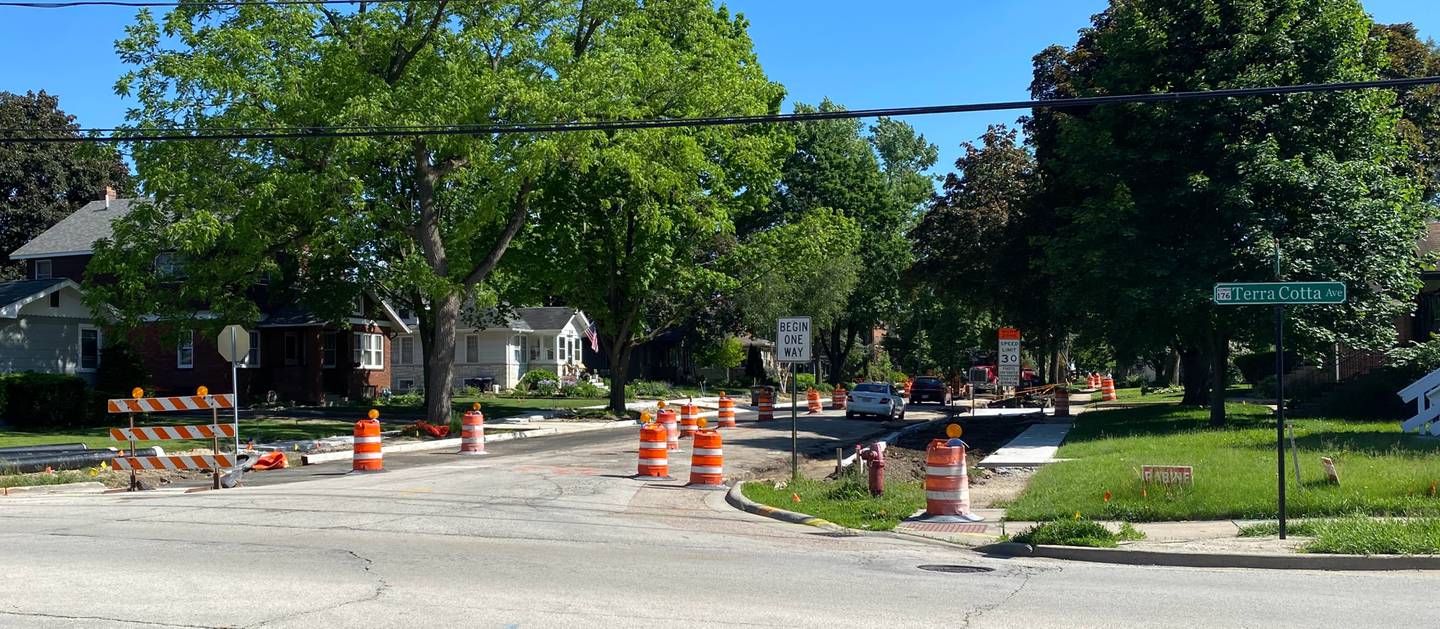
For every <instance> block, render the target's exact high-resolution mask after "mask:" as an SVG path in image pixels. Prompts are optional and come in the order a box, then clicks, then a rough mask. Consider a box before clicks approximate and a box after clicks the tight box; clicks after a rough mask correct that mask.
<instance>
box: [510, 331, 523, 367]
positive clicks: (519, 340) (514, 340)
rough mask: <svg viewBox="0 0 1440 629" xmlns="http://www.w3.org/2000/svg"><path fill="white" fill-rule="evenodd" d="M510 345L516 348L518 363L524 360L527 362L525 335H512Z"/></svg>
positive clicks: (516, 360)
mask: <svg viewBox="0 0 1440 629" xmlns="http://www.w3.org/2000/svg"><path fill="white" fill-rule="evenodd" d="M510 345H511V346H512V347H514V348H515V362H516V363H523V362H525V337H523V336H512V337H510Z"/></svg>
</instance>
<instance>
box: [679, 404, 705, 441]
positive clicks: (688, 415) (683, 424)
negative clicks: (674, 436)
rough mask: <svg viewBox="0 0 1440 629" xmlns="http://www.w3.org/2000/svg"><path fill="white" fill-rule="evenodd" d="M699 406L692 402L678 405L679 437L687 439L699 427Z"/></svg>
mask: <svg viewBox="0 0 1440 629" xmlns="http://www.w3.org/2000/svg"><path fill="white" fill-rule="evenodd" d="M699 422H700V407H698V406H695V405H694V404H681V405H680V438H681V439H689V438H691V437H694V436H695V431H697V430H699V429H700V424H699Z"/></svg>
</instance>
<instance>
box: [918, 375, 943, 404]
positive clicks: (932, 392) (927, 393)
mask: <svg viewBox="0 0 1440 629" xmlns="http://www.w3.org/2000/svg"><path fill="white" fill-rule="evenodd" d="M910 402H911V403H913V404H919V403H921V402H936V403H939V404H944V405H945V406H949V405H950V388H949V387H947V386H945V381H944V380H941V379H939V378H936V377H934V376H921V377H919V378H916V379H915V381H914V382H912V383H911V384H910Z"/></svg>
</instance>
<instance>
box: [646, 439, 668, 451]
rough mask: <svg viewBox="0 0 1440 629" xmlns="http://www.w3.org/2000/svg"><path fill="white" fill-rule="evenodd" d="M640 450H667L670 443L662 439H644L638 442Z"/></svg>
mask: <svg viewBox="0 0 1440 629" xmlns="http://www.w3.org/2000/svg"><path fill="white" fill-rule="evenodd" d="M640 449H641V450H668V449H670V445H669V444H667V443H665V442H664V441H644V442H641V443H640Z"/></svg>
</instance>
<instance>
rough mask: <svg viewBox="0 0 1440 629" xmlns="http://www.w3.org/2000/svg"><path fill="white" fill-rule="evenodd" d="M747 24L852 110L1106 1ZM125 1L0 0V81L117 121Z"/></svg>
mask: <svg viewBox="0 0 1440 629" xmlns="http://www.w3.org/2000/svg"><path fill="white" fill-rule="evenodd" d="M1364 3H1365V7H1366V9H1367V10H1369V11H1370V13H1371V14H1372V15H1373V16H1375V18H1376V19H1377V20H1380V21H1382V22H1414V23H1415V25H1416V26H1418V27H1419V28H1420V32H1421V35H1422V36H1426V37H1434V38H1436V39H1440V2H1436V1H1435V0H1364ZM726 4H727V5H728V6H729V7H730V8H731V10H733V11H736V12H740V13H744V14H745V15H746V17H748V18H749V19H750V22H751V31H750V32H751V36H752V38H753V39H754V40H755V47H756V51H757V53H758V54H759V56H760V61H761V63H762V64H763V65H764V67H765V69H766V71H767V72H768V73H769V74H770V76H771V77H772V78H773V79H775V80H777V81H780V82H781V83H783V84H785V86H786V87H787V88H788V89H789V93H790V97H791V99H792V101H793V100H800V101H804V102H811V103H814V102H818V101H819V100H820V99H821V98H824V97H826V96H828V97H830V98H831V99H832V100H835V101H836V102H838V103H840V104H842V105H844V106H846V107H849V108H852V109H860V108H870V107H885V106H911V105H937V104H949V103H966V102H978V101H995V100H1020V99H1024V98H1026V96H1027V93H1026V90H1027V88H1028V86H1029V84H1030V57H1031V56H1032V55H1034V54H1035V53H1036V52H1039V51H1040V50H1041V49H1042V48H1044V47H1045V46H1048V45H1050V44H1056V43H1058V44H1066V45H1069V44H1072V43H1074V41H1075V31H1076V30H1077V29H1079V28H1081V27H1083V26H1085V25H1086V24H1087V23H1088V21H1089V17H1090V15H1092V14H1094V13H1096V12H1099V11H1100V10H1102V9H1103V8H1104V7H1105V5H1106V4H1107V2H1106V1H1105V0H898V1H895V0H892V1H891V2H882V3H876V2H874V1H873V0H866V1H863V2H862V1H860V0H827V1H823V2H822V1H820V0H729V1H728V2H726ZM133 16H134V10H133V9H120V8H84V9H65V10H36V9H15V8H0V59H5V60H6V62H5V64H4V65H3V66H0V90H7V91H12V92H25V91H27V90H40V89H44V90H46V91H48V92H50V93H52V94H55V95H57V96H59V97H60V103H61V107H62V108H64V109H65V110H66V111H67V112H69V113H71V114H73V115H75V116H76V117H77V118H78V119H79V122H80V124H81V126H86V127H110V126H114V125H116V124H118V123H120V122H122V121H123V120H124V117H125V109H126V107H127V106H128V103H126V102H124V101H122V100H121V99H120V98H119V97H117V96H115V94H114V90H113V87H114V84H115V80H116V79H117V78H118V77H119V76H120V74H121V73H122V72H124V66H122V65H121V64H120V62H119V60H118V59H116V57H115V52H114V46H113V44H114V41H115V40H116V39H118V38H119V37H120V36H121V35H122V34H123V29H124V26H125V25H126V24H127V23H129V22H130V21H131V18H132V17H133ZM1019 113H1020V112H991V113H973V114H950V115H942V116H925V117H915V118H910V119H909V121H910V122H911V123H912V124H914V125H915V126H916V127H917V128H919V129H920V131H921V132H923V133H924V134H925V135H926V137H928V138H929V139H930V141H932V142H934V143H936V144H938V145H939V146H940V149H941V157H940V164H939V165H938V166H937V168H936V170H937V171H938V172H946V171H948V170H949V168H950V166H951V164H953V162H954V160H955V157H956V156H957V155H958V154H959V145H960V143H961V142H964V141H966V140H971V139H974V138H975V137H976V136H978V135H980V133H982V132H983V131H984V130H985V127H986V125H989V124H994V123H1000V122H1004V123H1010V122H1013V121H1014V119H1015V117H1016V116H1017V115H1019Z"/></svg>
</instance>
